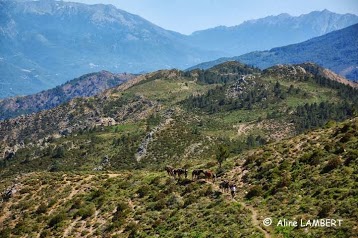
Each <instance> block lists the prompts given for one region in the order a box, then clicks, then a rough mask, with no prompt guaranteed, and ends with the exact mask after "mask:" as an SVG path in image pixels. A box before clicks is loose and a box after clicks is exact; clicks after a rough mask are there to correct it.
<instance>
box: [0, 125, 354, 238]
mask: <svg viewBox="0 0 358 238" xmlns="http://www.w3.org/2000/svg"><path fill="white" fill-rule="evenodd" d="M357 129H358V119H357V118H355V119H352V120H348V121H345V122H343V123H340V124H336V123H332V122H331V123H329V124H328V125H326V128H325V129H319V130H315V131H311V132H309V133H306V134H305V135H300V136H297V137H293V138H290V139H288V140H284V141H282V142H279V143H273V144H268V145H266V146H264V147H261V148H258V149H255V150H251V151H248V152H246V153H243V154H240V155H239V156H233V157H231V158H228V159H227V161H226V162H225V163H224V165H223V168H221V170H220V171H221V173H220V174H219V177H218V178H217V180H215V181H211V180H205V179H203V178H199V179H194V180H191V179H185V178H183V177H182V178H181V179H178V178H173V177H171V176H169V175H168V174H167V173H166V172H165V170H164V169H163V168H164V165H163V166H162V167H160V168H157V169H153V170H150V169H149V170H148V169H146V168H137V169H136V170H130V171H128V170H120V171H106V172H97V171H96V172H94V171H89V172H75V171H73V170H72V172H66V173H65V172H33V173H28V174H21V175H15V174H13V175H12V176H11V177H2V183H1V184H0V191H4V193H3V195H5V194H7V195H8V196H3V201H2V203H0V211H1V213H0V236H1V237H4V238H5V237H23V236H27V235H31V236H41V237H46V236H47V237H70V236H71V237H72V236H74V237H77V236H80V237H112V236H119V237H148V236H161V237H178V236H188V237H197V236H215V237H227V236H230V237H356V236H357V229H356V228H357V225H358V224H357V218H358V216H357V206H356V193H357V179H356V177H357V176H356V174H357V172H358V164H357V155H358V150H357V147H356V145H357V143H358V141H357V138H358V134H357V131H358V130H357ZM58 159H61V158H57V160H58ZM110 162H113V161H110ZM166 163H172V161H166ZM105 164H106V166H107V167H106V169H108V168H110V166H109V164H110V163H108V161H107V163H105ZM177 165H178V166H186V167H187V168H188V169H189V172H191V171H192V170H193V169H195V168H205V169H212V170H213V169H217V167H216V166H215V163H214V161H213V160H212V158H210V157H206V158H203V159H202V160H199V161H192V160H191V161H190V162H188V160H184V161H180V162H177ZM225 180H229V181H230V182H231V183H235V184H236V185H237V186H238V194H237V195H236V196H235V198H234V199H232V198H231V196H230V195H229V193H228V191H225V190H223V189H220V184H221V182H222V181H225ZM268 217H271V218H272V219H273V223H272V225H271V226H265V227H264V226H263V225H261V224H262V222H263V220H264V218H268ZM326 218H328V219H335V220H338V219H339V220H342V224H341V226H339V227H319V226H317V227H303V226H302V225H301V221H300V219H302V220H303V221H304V224H306V222H307V221H309V220H311V221H312V220H313V219H326ZM279 219H287V220H290V221H297V223H298V224H299V225H298V226H297V227H292V226H291V227H290V226H286V227H284V226H276V224H277V223H278V220H279ZM337 224H338V221H337ZM258 226H259V227H260V226H262V228H260V229H258ZM263 230H265V231H266V232H263ZM265 234H266V236H264V235H265Z"/></svg>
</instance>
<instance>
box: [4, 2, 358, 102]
mask: <svg viewBox="0 0 358 238" xmlns="http://www.w3.org/2000/svg"><path fill="white" fill-rule="evenodd" d="M0 4H1V10H0V11H1V15H2V16H4V17H2V19H1V20H2V21H3V24H2V25H1V27H0V35H1V37H0V38H1V47H0V72H2V74H3V77H2V78H1V79H0V97H1V98H4V97H9V96H14V95H28V94H33V93H37V92H39V91H41V90H44V89H49V88H52V87H55V86H57V85H59V84H62V83H64V82H66V81H68V80H70V79H72V78H74V77H77V76H78V75H83V74H85V73H88V72H93V71H96V70H97V71H98V70H107V71H110V72H135V73H138V72H150V71H153V70H158V69H164V68H165V69H168V68H180V69H184V68H188V67H189V66H190V65H194V64H198V63H200V62H205V61H208V60H212V59H215V58H218V57H220V56H225V55H232V53H233V52H235V51H232V50H228V49H230V47H231V46H230V44H231V43H230V44H226V43H225V41H222V40H219V41H218V40H215V38H214V37H204V38H205V39H201V40H200V39H199V41H197V40H196V38H195V37H196V35H197V34H193V35H192V36H186V35H182V34H180V33H177V32H174V31H169V30H165V29H163V28H161V27H159V26H156V25H154V24H153V23H151V22H149V21H147V20H145V19H143V18H141V17H140V16H137V15H134V14H131V13H128V12H125V11H123V10H120V9H117V8H115V7H114V6H111V5H101V4H97V5H86V4H81V3H70V2H62V1H22V2H18V1H1V2H0ZM322 14H323V13H321V15H322ZM326 14H328V17H326V18H327V19H330V21H328V20H327V19H326V20H325V19H324V16H320V15H319V14H318V15H317V16H315V17H318V18H319V19H321V20H319V19H318V20H317V21H318V22H321V21H322V22H324V28H325V29H326V31H327V29H328V30H332V29H336V28H339V27H343V26H346V25H347V24H351V23H352V22H353V21H355V20H354V19H356V18H357V19H358V17H354V16H348V15H347V16H346V15H337V14H334V13H330V12H329V13H326ZM306 15H309V14H306ZM344 16H345V17H344ZM303 17H305V16H303ZM273 18H275V17H273ZM346 18H347V19H346ZM295 19H296V18H295ZM306 22H307V24H306V23H305V24H306V25H304V27H302V29H303V28H307V29H310V28H312V27H313V26H312V25H310V22H314V21H313V20H312V19H311V20H310V21H306ZM245 24H246V23H245ZM315 24H317V23H315ZM249 28H250V27H249ZM291 30H292V29H291ZM277 31H278V32H282V31H285V29H283V28H282V29H281V28H280V29H279V30H277ZM292 31H295V30H294V29H293V30H292ZM310 31H311V30H310ZM258 32H262V34H267V32H266V33H265V31H261V30H259V29H258ZM291 33H292V32H291ZM291 33H290V32H289V31H288V32H287V35H290V36H292V37H293V38H295V39H296V40H295V41H298V40H299V39H301V38H300V37H301V36H299V35H300V34H298V33H297V32H296V33H297V34H296V33H295V34H291ZM311 33H312V34H311ZM311 33H310V34H311V35H306V36H305V37H304V38H305V40H306V39H308V37H311V36H316V35H317V34H320V33H319V32H318V31H317V30H312V32H311ZM260 34H261V33H260ZM219 35H220V37H221V38H223V39H224V38H225V39H231V40H234V41H235V42H239V41H240V37H241V36H240V37H239V38H237V37H236V36H235V37H232V36H230V37H226V35H225V34H221V33H220V34H219ZM241 35H242V34H241ZM243 35H244V36H243V38H244V39H246V38H247V39H248V38H250V37H251V36H253V34H252V32H246V33H245V34H243ZM256 38H260V37H256ZM261 38H265V39H266V40H265V42H268V41H269V40H267V37H261ZM275 39H276V40H275ZM275 39H273V40H272V41H274V42H276V43H275V46H279V45H287V43H290V42H288V41H285V40H284V39H285V38H284V37H281V36H280V37H278V38H275ZM277 39H280V40H281V41H277ZM210 40H213V41H214V43H215V44H217V45H219V46H220V47H221V48H226V50H218V49H215V47H211V46H210V47H207V48H206V49H204V48H205V47H204V48H203V47H202V46H204V44H206V43H207V42H208V41H210ZM195 41H197V42H196V43H195ZM235 42H234V43H235ZM247 42H251V40H248V41H247ZM240 45H241V46H242V47H244V48H245V49H246V51H247V52H248V51H250V49H257V48H252V47H251V48H250V47H249V45H246V44H243V43H242V42H241V43H240ZM255 45H256V46H259V45H262V44H261V43H259V44H255ZM271 46H272V45H271ZM34 47H35V48H36V49H37V51H36V52H34V51H33V48H34ZM220 47H219V48H220ZM234 48H235V47H234ZM267 48H269V47H265V49H267ZM225 51H226V53H225ZM227 51H229V53H227Z"/></svg>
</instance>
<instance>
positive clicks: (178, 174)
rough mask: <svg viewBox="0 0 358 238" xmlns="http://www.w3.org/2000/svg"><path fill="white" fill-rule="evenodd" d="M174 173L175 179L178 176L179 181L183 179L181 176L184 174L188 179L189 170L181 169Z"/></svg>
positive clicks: (175, 170)
mask: <svg viewBox="0 0 358 238" xmlns="http://www.w3.org/2000/svg"><path fill="white" fill-rule="evenodd" d="M173 172H174V177H175V175H177V176H178V178H179V179H180V178H181V176H182V175H183V174H184V176H185V178H187V177H188V170H187V169H181V168H180V169H174V170H173Z"/></svg>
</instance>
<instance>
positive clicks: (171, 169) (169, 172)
mask: <svg viewBox="0 0 358 238" xmlns="http://www.w3.org/2000/svg"><path fill="white" fill-rule="evenodd" d="M165 170H166V171H167V173H168V175H169V176H174V168H173V167H172V166H169V165H167V166H165Z"/></svg>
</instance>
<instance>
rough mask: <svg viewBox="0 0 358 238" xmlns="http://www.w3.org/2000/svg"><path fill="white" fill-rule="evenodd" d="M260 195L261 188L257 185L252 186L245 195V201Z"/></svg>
mask: <svg viewBox="0 0 358 238" xmlns="http://www.w3.org/2000/svg"><path fill="white" fill-rule="evenodd" d="M261 195H262V187H261V186H259V185H256V186H253V187H252V188H250V190H249V192H248V193H247V194H246V198H247V199H251V198H253V197H258V196H261Z"/></svg>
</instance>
